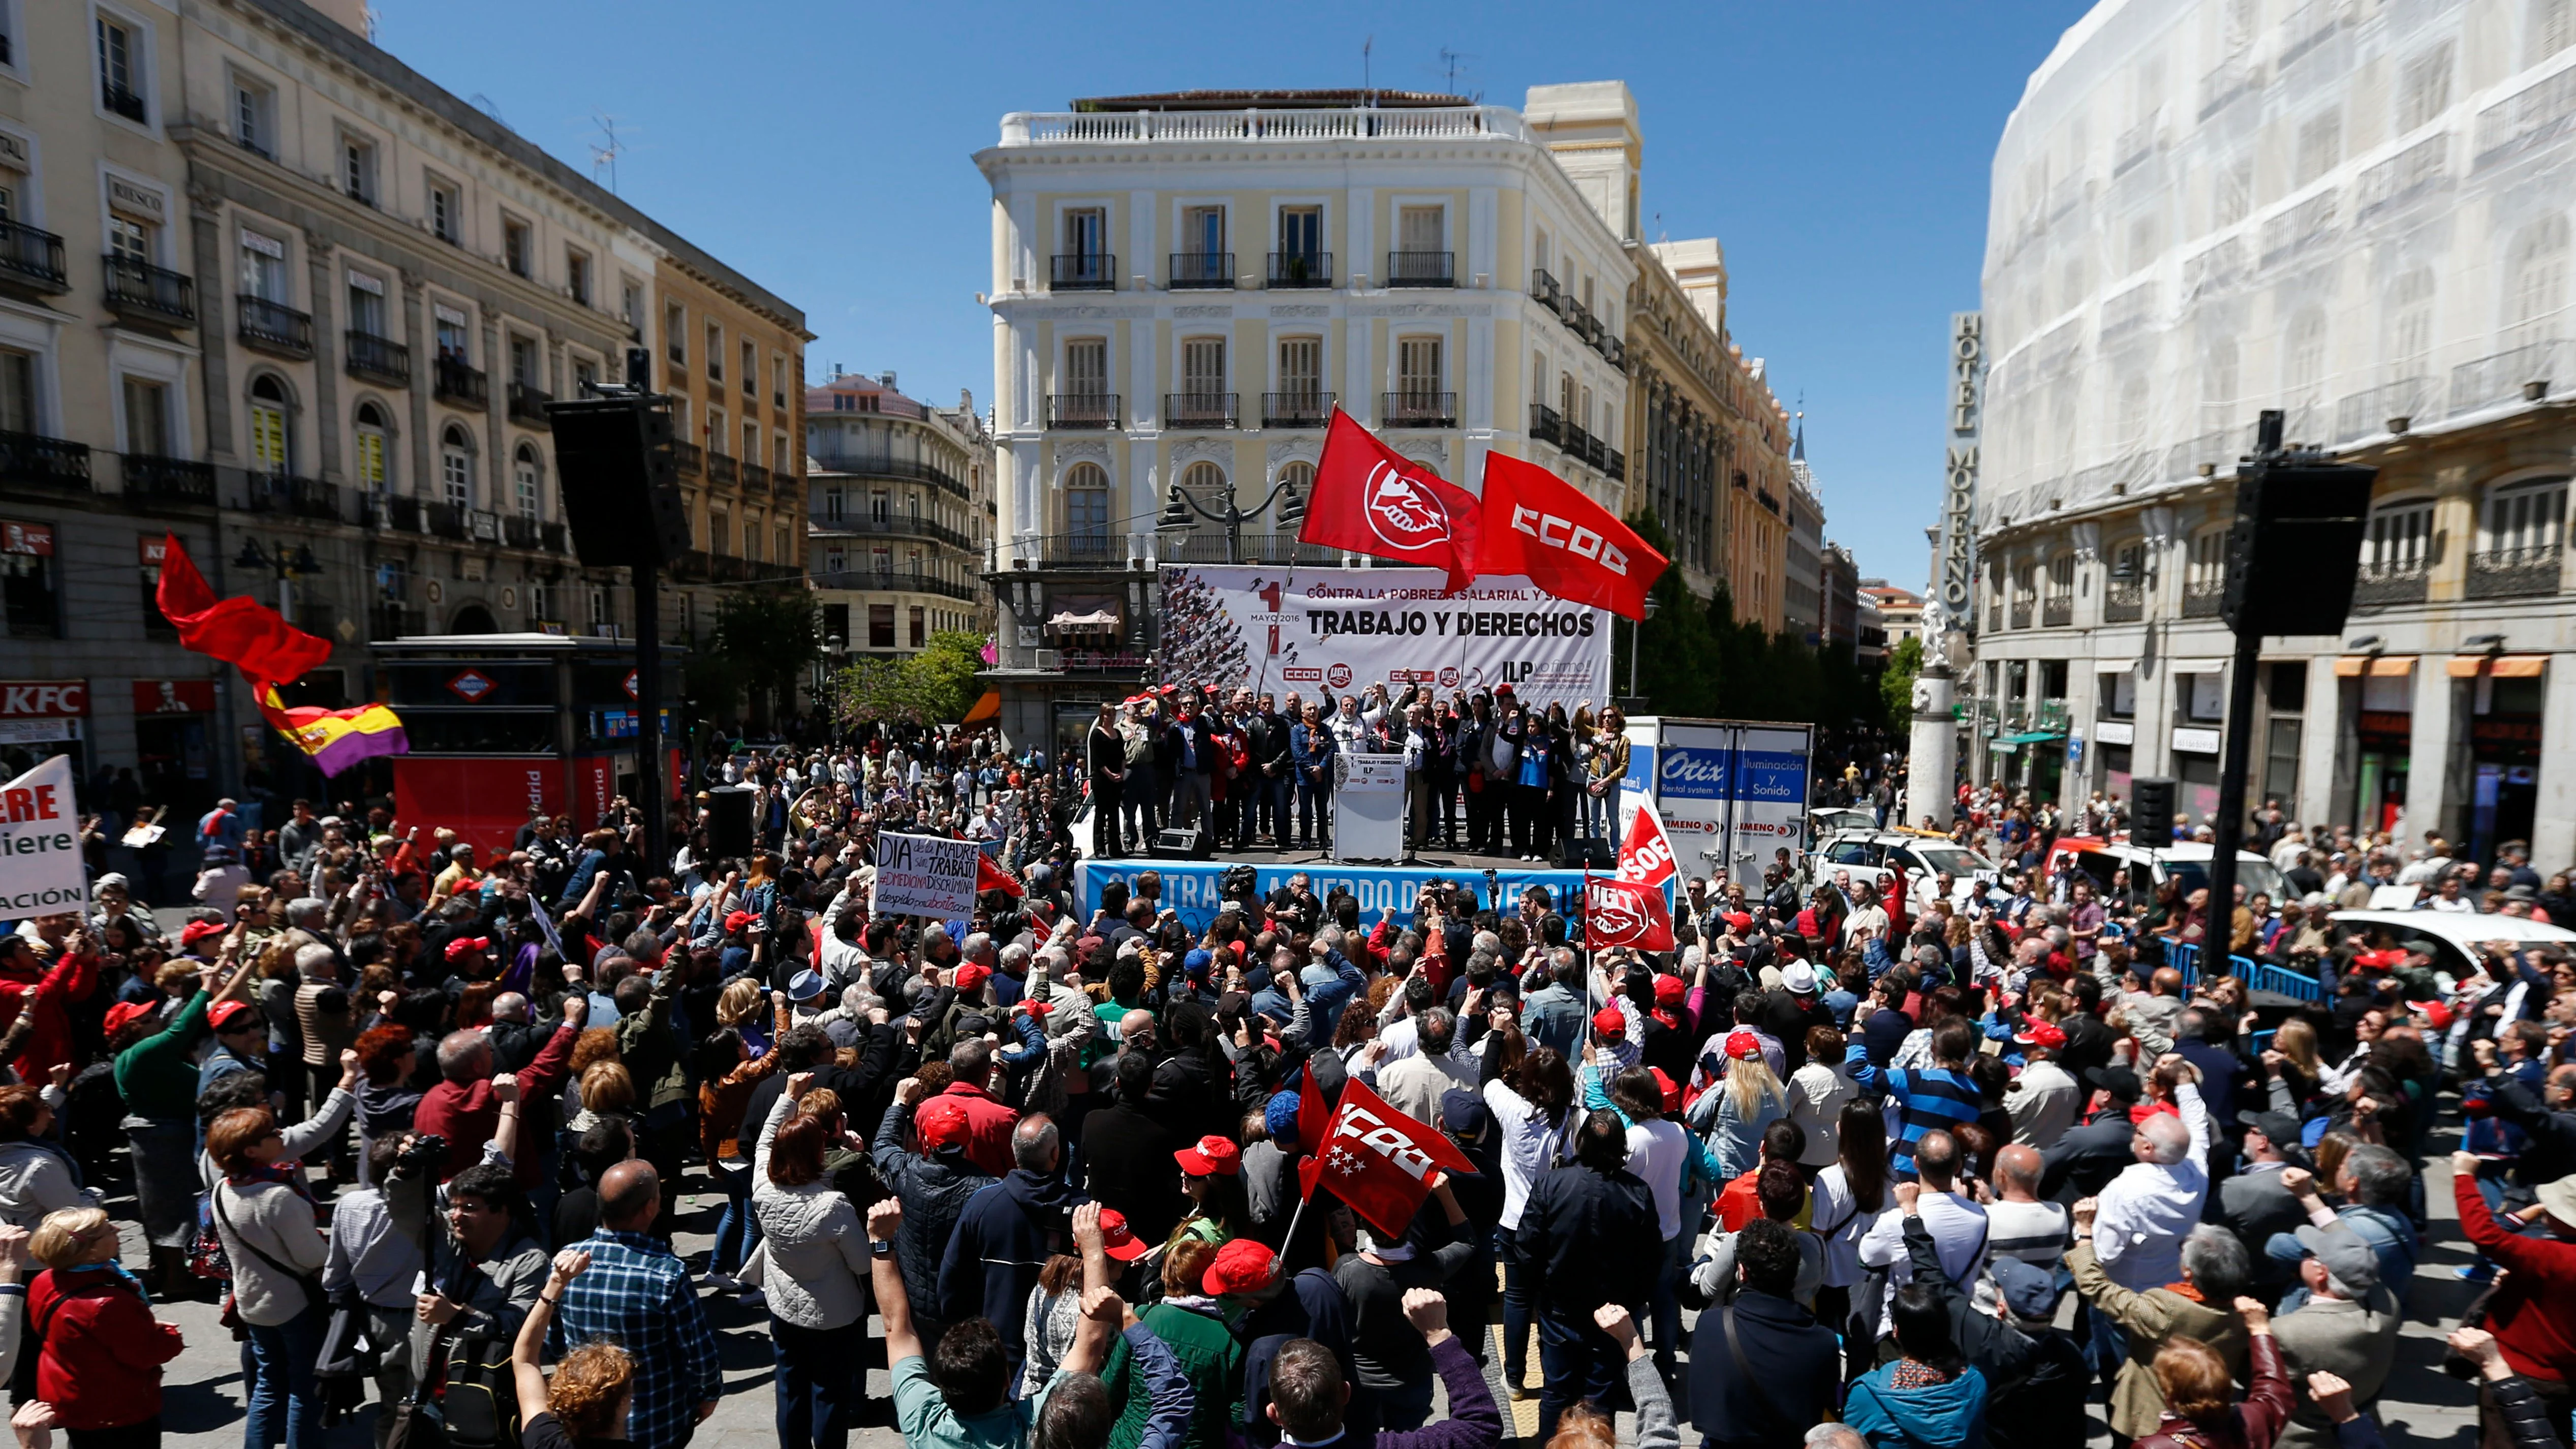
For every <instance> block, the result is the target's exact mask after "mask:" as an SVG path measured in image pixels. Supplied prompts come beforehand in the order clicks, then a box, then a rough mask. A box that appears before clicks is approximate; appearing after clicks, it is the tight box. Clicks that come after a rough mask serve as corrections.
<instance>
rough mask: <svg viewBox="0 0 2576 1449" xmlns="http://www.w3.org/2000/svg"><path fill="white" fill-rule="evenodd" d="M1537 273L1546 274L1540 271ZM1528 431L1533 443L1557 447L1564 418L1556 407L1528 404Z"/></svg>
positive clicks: (1561, 435) (1561, 439) (1560, 441)
mask: <svg viewBox="0 0 2576 1449" xmlns="http://www.w3.org/2000/svg"><path fill="white" fill-rule="evenodd" d="M1539 275H1540V276H1545V275H1547V274H1546V273H1545V272H1541V273H1540V274H1539ZM1529 431H1530V441H1531V442H1533V443H1549V444H1553V445H1555V446H1557V447H1563V446H1564V445H1565V443H1564V440H1565V419H1563V418H1561V417H1559V416H1557V412H1556V409H1554V408H1552V407H1549V406H1548V405H1547V404H1545V403H1531V404H1530V424H1529Z"/></svg>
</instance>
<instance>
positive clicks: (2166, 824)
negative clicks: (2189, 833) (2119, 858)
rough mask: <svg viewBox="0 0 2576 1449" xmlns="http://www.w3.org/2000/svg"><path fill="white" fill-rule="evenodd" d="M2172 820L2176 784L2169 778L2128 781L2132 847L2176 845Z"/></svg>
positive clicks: (2142, 778) (2153, 777)
mask: <svg viewBox="0 0 2576 1449" xmlns="http://www.w3.org/2000/svg"><path fill="white" fill-rule="evenodd" d="M2173 818H2174V782H2173V780H2172V779H2171V778H2170V777H2167V776H2162V775H2140V776H2138V777H2136V778H2134V779H2132V780H2130V781H2129V843H2130V844H2131V845H2139V846H2161V845H2171V844H2173ZM2141 837H2144V838H2141Z"/></svg>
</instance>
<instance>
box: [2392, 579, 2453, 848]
mask: <svg viewBox="0 0 2576 1449" xmlns="http://www.w3.org/2000/svg"><path fill="white" fill-rule="evenodd" d="M2452 552H2453V553H2454V554H2456V553H2458V552H2460V550H2456V549H2455V550H2452ZM2446 662H2447V657H2446V656H2444V655H2438V654H2426V655H2423V656H2421V657H2420V658H2418V659H2417V660H2416V661H2415V700H2414V704H2415V716H2414V720H2413V722H2412V724H2411V726H2410V729H2409V733H2408V736H2407V741H2406V744H2407V749H2406V753H2407V767H2406V830H2405V836H2404V838H2403V839H2402V840H2401V841H2400V842H2399V844H2400V845H2401V846H2402V847H2405V848H2412V847H2414V846H2418V845H2421V844H2422V843H2423V841H2424V832H2425V831H2427V830H2439V831H2441V832H2442V836H2443V838H2444V839H2446V840H2447V839H2450V838H2452V837H2451V833H2450V829H2449V825H2450V821H2449V815H2450V805H2451V802H2452V798H2453V796H2452V781H2451V778H2450V776H2451V744H2452V741H2453V739H2454V738H2455V737H2456V736H2457V733H2458V727H2459V726H2461V725H2462V724H2464V723H2465V722H2464V721H2460V720H2455V719H2454V718H2453V717H2452V716H2453V715H2454V714H2456V713H2457V710H2456V709H2455V708H2454V705H2453V702H2454V700H2455V699H2456V698H2457V697H2458V695H2459V693H2460V691H2459V688H2458V686H2457V685H2456V683H2455V682H2454V681H2453V680H2452V678H2451V675H2450V671H2449V670H2448V669H2446V668H2444V667H2443V666H2444V665H2445V663H2446Z"/></svg>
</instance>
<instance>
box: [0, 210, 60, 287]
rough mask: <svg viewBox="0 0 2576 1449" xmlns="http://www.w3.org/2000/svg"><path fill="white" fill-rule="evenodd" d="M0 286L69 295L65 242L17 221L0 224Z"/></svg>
mask: <svg viewBox="0 0 2576 1449" xmlns="http://www.w3.org/2000/svg"><path fill="white" fill-rule="evenodd" d="M0 283H7V284H9V285H12V286H15V287H18V288H20V289H22V290H25V291H31V292H46V293H52V292H68V291H70V290H71V289H72V288H71V282H70V280H69V279H68V277H67V276H66V275H65V273H64V271H63V239H62V238H61V237H58V236H56V235H54V234H53V233H52V232H49V231H38V230H36V229H35V228H34V227H32V226H23V225H20V224H19V223H17V222H14V221H0Z"/></svg>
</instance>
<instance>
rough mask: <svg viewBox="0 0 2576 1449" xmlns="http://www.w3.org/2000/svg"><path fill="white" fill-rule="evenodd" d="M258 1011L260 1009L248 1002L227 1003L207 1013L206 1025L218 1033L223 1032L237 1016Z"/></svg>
mask: <svg viewBox="0 0 2576 1449" xmlns="http://www.w3.org/2000/svg"><path fill="white" fill-rule="evenodd" d="M257 1009H258V1008H256V1007H254V1006H252V1005H251V1004H250V1003H249V1002H247V1001H227V1002H224V1003H222V1004H220V1005H218V1006H217V1007H215V1009H214V1010H212V1011H209V1012H207V1013H206V1025H208V1026H211V1027H213V1028H214V1029H215V1030H217V1031H222V1030H224V1023H225V1022H228V1021H230V1020H232V1019H233V1018H234V1017H236V1016H240V1015H243V1014H244V1013H246V1012H250V1011H255V1010H257Z"/></svg>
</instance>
